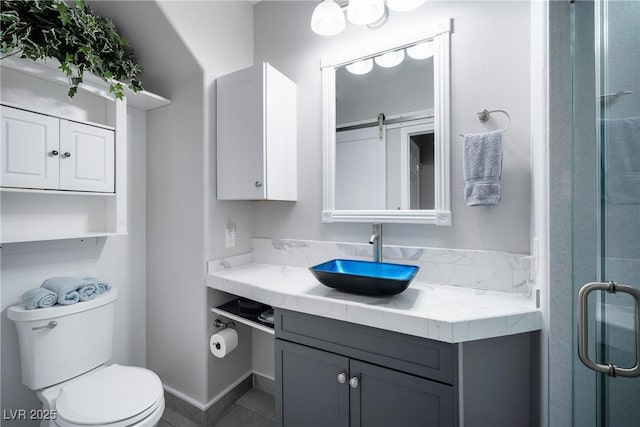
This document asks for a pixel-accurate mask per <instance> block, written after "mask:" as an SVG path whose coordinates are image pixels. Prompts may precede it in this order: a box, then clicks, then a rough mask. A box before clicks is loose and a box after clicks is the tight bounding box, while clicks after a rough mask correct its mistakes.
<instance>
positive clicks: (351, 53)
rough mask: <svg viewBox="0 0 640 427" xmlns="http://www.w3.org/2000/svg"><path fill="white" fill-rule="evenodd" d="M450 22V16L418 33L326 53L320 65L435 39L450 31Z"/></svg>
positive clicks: (347, 61)
mask: <svg viewBox="0 0 640 427" xmlns="http://www.w3.org/2000/svg"><path fill="white" fill-rule="evenodd" d="M452 22H453V20H452V19H451V18H444V19H440V20H438V21H436V22H435V23H434V24H433V25H431V26H430V27H427V29H426V30H422V31H421V32H420V33H417V34H413V35H411V36H406V35H403V36H401V37H395V38H393V37H392V38H389V39H387V40H385V41H384V42H382V43H379V42H378V43H375V44H369V45H361V46H358V47H357V48H356V49H353V48H350V49H349V50H345V51H342V52H338V53H334V54H331V55H326V56H323V57H322V58H321V60H320V66H321V67H322V68H323V69H324V68H335V67H339V66H341V65H346V64H349V63H351V62H355V61H358V60H361V59H366V58H369V57H372V56H377V55H380V54H382V53H384V52H387V51H390V50H396V49H399V48H402V47H406V46H410V45H413V44H416V43H419V42H421V41H426V40H430V39H435V38H437V36H439V35H441V34H445V33H450V32H451V27H452Z"/></svg>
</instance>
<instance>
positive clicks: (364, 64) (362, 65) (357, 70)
mask: <svg viewBox="0 0 640 427" xmlns="http://www.w3.org/2000/svg"><path fill="white" fill-rule="evenodd" d="M346 69H347V71H349V72H350V73H351V74H356V75H362V74H367V73H368V72H369V71H371V70H372V69H373V60H372V59H371V58H369V59H363V60H362V61H358V62H354V63H353V64H349V65H347V66H346Z"/></svg>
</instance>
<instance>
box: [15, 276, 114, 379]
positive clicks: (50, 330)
mask: <svg viewBox="0 0 640 427" xmlns="http://www.w3.org/2000/svg"><path fill="white" fill-rule="evenodd" d="M117 296H118V295H117V292H116V289H113V288H112V289H111V290H110V291H108V292H106V293H104V294H102V295H101V296H99V297H97V298H95V299H93V300H91V301H84V302H79V303H76V304H72V305H54V306H53V307H47V308H37V309H33V310H26V309H25V308H24V305H15V306H13V307H9V308H8V310H7V316H8V317H9V319H11V320H13V321H14V322H15V324H16V327H17V329H18V342H19V344H20V359H21V366H22V382H23V383H24V385H26V386H27V387H29V388H30V389H32V390H38V389H42V388H45V387H49V386H51V385H53V384H57V383H59V382H62V381H66V380H68V379H71V378H73V377H76V376H78V375H80V374H83V373H85V372H87V371H89V370H91V369H93V368H95V367H97V366H100V365H102V364H104V363H105V362H107V361H108V360H109V359H111V355H112V350H113V322H114V311H115V301H116V299H117ZM52 322H55V323H52Z"/></svg>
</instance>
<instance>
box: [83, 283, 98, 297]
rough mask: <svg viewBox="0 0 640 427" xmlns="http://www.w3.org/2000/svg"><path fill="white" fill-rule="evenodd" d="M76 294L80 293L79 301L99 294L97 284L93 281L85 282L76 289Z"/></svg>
mask: <svg viewBox="0 0 640 427" xmlns="http://www.w3.org/2000/svg"><path fill="white" fill-rule="evenodd" d="M78 295H80V301H90V300H92V299H94V298H95V297H97V296H98V295H99V294H98V286H96V284H95V283H91V282H86V283H85V284H84V285H82V286H80V288H79V289H78Z"/></svg>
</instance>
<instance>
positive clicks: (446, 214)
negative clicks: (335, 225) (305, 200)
mask: <svg viewBox="0 0 640 427" xmlns="http://www.w3.org/2000/svg"><path fill="white" fill-rule="evenodd" d="M376 221H378V222H384V223H400V224H402V223H404V224H436V225H451V211H429V210H422V211H419V210H384V211H376V210H369V211H353V210H352V211H346V210H324V211H322V222H376Z"/></svg>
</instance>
